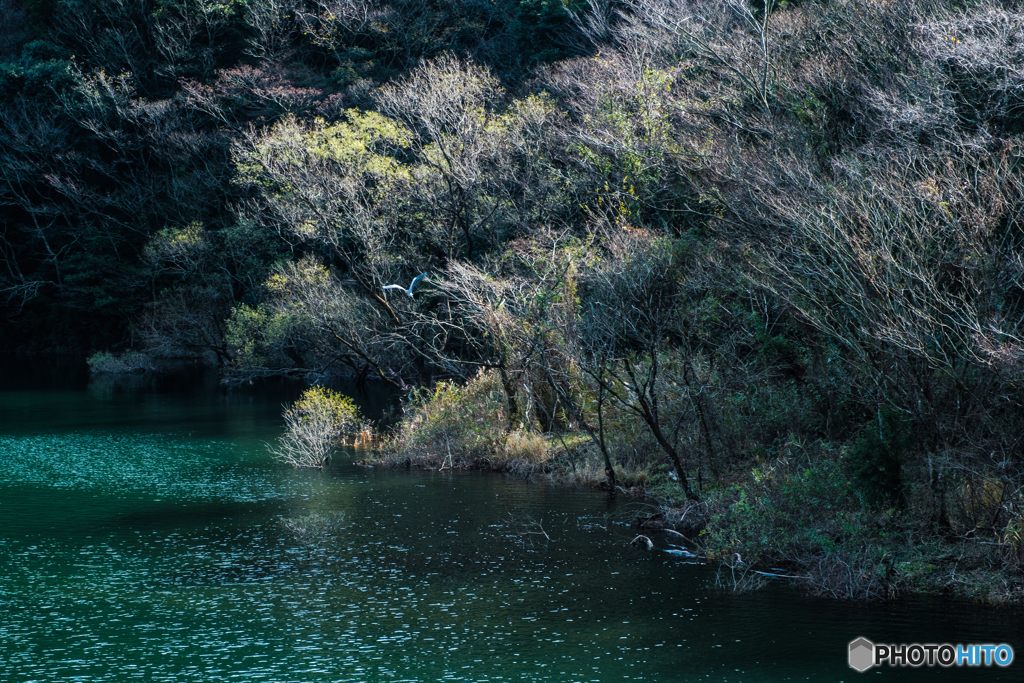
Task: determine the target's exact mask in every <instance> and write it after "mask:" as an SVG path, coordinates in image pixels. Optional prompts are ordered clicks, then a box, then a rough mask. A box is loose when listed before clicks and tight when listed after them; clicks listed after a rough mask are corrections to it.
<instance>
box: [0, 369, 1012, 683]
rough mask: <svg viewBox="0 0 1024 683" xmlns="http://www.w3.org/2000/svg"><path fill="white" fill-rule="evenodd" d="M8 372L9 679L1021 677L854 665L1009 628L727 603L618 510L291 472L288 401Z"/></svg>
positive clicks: (2, 607) (779, 593)
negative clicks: (898, 648)
mask: <svg viewBox="0 0 1024 683" xmlns="http://www.w3.org/2000/svg"><path fill="white" fill-rule="evenodd" d="M0 372H3V373H5V374H4V376H3V377H2V378H0V681H3V682H6V681H11V682H18V683H28V682H30V681H39V682H47V683H50V682H55V681H76V682H92V681H133V680H140V681H174V682H188V681H196V682H200V681H201V682H204V683H206V682H208V683H213V682H219V681H274V682H285V681H288V682H291V681H295V682H305V681H311V682H312V681H804V680H810V681H855V680H868V679H870V680H876V679H879V678H884V679H886V680H919V679H921V680H937V679H942V680H948V681H958V680H979V681H980V680H986V681H994V680H1000V681H1011V680H1016V681H1020V680H1024V661H1022V660H1021V659H1020V658H1021V657H1024V652H1021V653H1020V654H1019V655H1018V661H1017V662H1016V663H1015V664H1013V665H1011V666H1010V667H1008V668H1006V669H997V668H988V669H986V668H979V669H966V670H965V669H949V670H943V669H937V668H936V669H916V670H910V669H887V668H883V669H880V670H872V671H870V672H868V673H865V674H858V673H856V672H854V671H853V670H851V669H850V668H849V667H848V666H847V664H846V646H847V643H848V642H849V641H850V640H853V639H854V638H856V637H858V636H864V637H866V638H868V639H870V640H872V641H875V642H887V643H900V642H933V643H934V642H938V643H942V642H952V643H1001V642H1008V643H1010V644H1011V645H1013V646H1014V647H1015V649H1018V646H1019V645H1021V639H1020V638H1019V633H1021V613H1020V612H1019V611H1012V610H1006V609H982V608H977V607H969V606H964V605H951V604H948V603H944V602H941V601H923V600H920V601H913V602H909V603H907V602H902V603H893V604H890V603H881V604H850V603H839V602H834V601H827V600H819V599H811V598H807V597H804V596H802V595H801V594H800V593H799V592H797V591H795V590H794V589H792V588H791V587H789V586H787V585H785V584H782V583H775V584H772V585H770V586H768V587H767V588H765V589H762V590H760V591H756V592H752V593H744V594H735V593H732V592H729V591H725V590H722V589H719V588H716V586H715V576H716V570H715V569H714V568H712V567H706V566H702V565H699V564H687V563H686V562H685V561H683V560H681V559H680V558H679V557H677V556H674V555H672V554H670V553H667V552H665V551H664V549H665V548H666V547H667V542H666V539H664V538H660V537H655V541H656V543H657V544H658V546H659V549H657V550H655V551H645V550H640V549H637V548H635V547H632V546H630V545H629V541H630V540H631V539H632V538H633V536H634V535H635V531H634V530H631V529H630V528H629V527H627V526H625V525H624V524H622V523H621V521H622V520H625V519H628V517H629V515H630V508H629V506H634V507H635V506H636V505H637V504H636V503H635V502H631V501H628V500H625V499H623V498H621V497H619V498H618V499H609V498H608V497H607V496H606V495H604V494H601V493H598V492H594V491H580V490H565V489H559V488H554V487H551V486H548V485H546V484H542V483H528V482H523V481H519V480H515V479H511V478H508V477H504V476H500V475H495V474H480V473H465V472H417V471H412V472H406V471H386V470H380V469H372V468H364V467H359V466H356V465H354V464H352V459H353V458H354V457H355V455H354V454H353V453H342V454H339V456H337V457H336V458H335V460H334V462H333V463H332V465H331V466H330V467H329V468H328V469H327V470H326V471H324V472H317V471H303V470H295V469H292V468H290V467H287V466H284V465H282V464H279V463H277V462H275V461H274V460H273V459H272V458H271V457H270V456H269V455H268V453H267V450H266V447H265V443H266V442H268V441H271V440H273V439H274V438H275V437H276V436H277V435H278V434H279V433H280V431H281V429H282V421H281V418H280V411H281V403H282V402H283V401H285V400H288V399H290V398H292V397H294V395H295V394H296V392H297V391H298V389H296V388H295V387H291V388H288V387H277V388H266V387H264V388H262V389H251V388H249V389H236V390H232V391H227V392H226V391H224V390H223V389H221V388H220V387H218V386H217V385H216V382H215V379H214V378H212V377H211V376H209V375H208V374H207V375H203V374H201V373H200V374H195V373H193V374H192V375H187V374H186V375H183V376H180V377H179V376H176V377H174V378H167V377H165V378H162V379H160V378H157V379H153V378H146V377H143V378H120V379H110V378H107V379H100V380H97V381H92V382H90V381H88V378H87V377H86V376H85V374H84V373H83V371H82V369H81V368H80V367H78V366H74V365H66V366H36V367H24V366H23V367H7V368H5V369H3V370H0ZM363 401H364V406H365V410H366V412H367V413H368V414H379V413H380V411H381V410H383V409H384V408H385V407H386V405H387V401H386V400H385V399H384V398H380V397H377V398H376V399H375V400H369V399H366V398H365V397H364V399H363ZM541 528H542V529H543V532H544V533H541ZM545 534H546V535H545ZM1018 651H1019V649H1018Z"/></svg>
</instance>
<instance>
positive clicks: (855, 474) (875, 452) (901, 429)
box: [844, 408, 911, 505]
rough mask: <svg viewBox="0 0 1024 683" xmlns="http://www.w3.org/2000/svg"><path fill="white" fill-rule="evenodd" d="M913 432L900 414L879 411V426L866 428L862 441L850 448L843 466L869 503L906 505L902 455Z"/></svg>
mask: <svg viewBox="0 0 1024 683" xmlns="http://www.w3.org/2000/svg"><path fill="white" fill-rule="evenodd" d="M910 433H911V432H910V430H909V429H908V425H907V423H906V422H905V421H904V420H903V419H901V417H900V416H899V414H898V413H896V412H895V411H893V410H892V409H890V408H880V409H879V411H878V420H877V423H869V424H868V425H867V426H865V428H864V431H863V433H862V434H861V436H860V438H858V439H857V440H856V441H854V442H853V444H851V445H850V448H849V451H848V452H847V455H846V460H845V465H844V466H845V468H846V471H847V473H848V474H849V476H850V477H851V479H852V481H853V483H854V485H855V486H856V488H857V491H858V493H859V494H860V495H861V496H863V497H864V500H865V501H866V502H868V503H869V504H871V505H882V504H895V503H901V502H903V500H904V481H903V466H902V456H903V453H904V451H905V450H906V448H907V447H908V446H909V445H910Z"/></svg>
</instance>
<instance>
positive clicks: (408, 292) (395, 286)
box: [384, 273, 427, 299]
mask: <svg viewBox="0 0 1024 683" xmlns="http://www.w3.org/2000/svg"><path fill="white" fill-rule="evenodd" d="M426 276H427V274H426V273H420V274H419V275H417V276H416V277H415V278H413V281H412V284H411V285H409V289H406V288H405V287H403V286H402V285H384V289H400V290H402V291H403V292H405V293H406V294H407V295H408V296H409V298H410V299H411V298H412V290H413V289H414V288H415V287H416V283H417V282H419V281H420V280H422V279H423V278H425V277H426Z"/></svg>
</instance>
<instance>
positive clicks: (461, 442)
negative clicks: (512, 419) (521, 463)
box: [385, 371, 535, 466]
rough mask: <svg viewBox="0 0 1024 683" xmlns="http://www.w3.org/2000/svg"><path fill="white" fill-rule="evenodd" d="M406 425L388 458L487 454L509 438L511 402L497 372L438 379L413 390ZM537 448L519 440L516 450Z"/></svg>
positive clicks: (452, 459) (454, 458)
mask: <svg viewBox="0 0 1024 683" xmlns="http://www.w3.org/2000/svg"><path fill="white" fill-rule="evenodd" d="M405 412H406V416H405V419H404V420H403V421H402V424H401V425H400V427H399V428H398V430H397V431H396V433H395V434H394V435H393V436H392V438H391V439H390V441H389V442H388V443H387V445H386V446H385V458H386V459H387V458H392V459H396V460H399V461H402V460H406V459H408V458H430V459H432V460H434V461H441V460H445V459H448V462H449V466H455V465H457V464H461V463H465V462H467V461H472V460H473V459H475V458H486V457H489V456H492V455H494V454H496V453H497V451H498V449H499V448H501V446H502V444H503V443H504V442H505V438H504V437H505V430H504V426H505V425H506V424H507V420H508V417H507V414H508V409H507V404H506V403H505V400H504V398H503V395H502V389H501V382H500V379H499V378H498V374H497V373H496V372H494V371H488V372H481V373H480V374H479V375H477V376H476V377H474V378H473V379H472V380H470V381H469V382H468V383H466V384H464V385H462V384H458V383H455V382H438V383H437V384H436V385H435V386H434V388H433V389H427V388H423V389H420V390H418V391H416V392H414V393H413V394H411V400H410V403H409V405H408V406H407V407H406V411H405ZM523 448H525V449H527V450H535V448H533V447H531V446H530V445H529V440H528V439H520V440H518V441H517V443H516V444H515V445H513V446H512V451H513V452H515V451H516V450H522V449H523Z"/></svg>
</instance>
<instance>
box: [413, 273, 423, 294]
mask: <svg viewBox="0 0 1024 683" xmlns="http://www.w3.org/2000/svg"><path fill="white" fill-rule="evenodd" d="M426 276H427V274H426V273H420V274H419V275H417V276H416V277H414V278H413V280H412V284H411V285H409V291H410V292H411V291H412V290H413V288H414V287H415V286H416V283H417V282H419V281H420V280H422V279H423V278H425V277H426Z"/></svg>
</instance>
